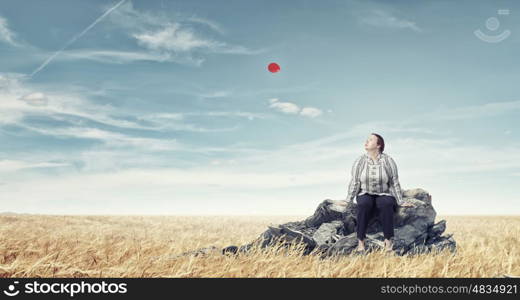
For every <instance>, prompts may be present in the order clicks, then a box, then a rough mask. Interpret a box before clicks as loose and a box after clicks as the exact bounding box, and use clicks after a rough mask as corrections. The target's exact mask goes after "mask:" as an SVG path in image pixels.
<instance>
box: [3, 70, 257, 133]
mask: <svg viewBox="0 0 520 300" xmlns="http://www.w3.org/2000/svg"><path fill="white" fill-rule="evenodd" d="M25 79H26V78H24V77H23V75H19V74H0V98H1V99H2V101H1V102H0V124H2V123H3V124H14V125H18V126H21V127H25V128H26V129H29V130H33V129H34V130H36V129H35V127H32V126H29V125H27V124H25V123H24V118H25V117H27V116H42V117H46V118H49V119H51V120H58V121H66V122H68V123H70V124H73V125H75V126H87V125H88V123H89V122H90V123H92V124H103V125H108V126H111V127H115V130H120V129H142V130H152V131H191V132H219V131H232V130H236V129H238V126H232V127H224V128H206V127H202V126H198V125H196V124H191V123H187V122H186V121H184V120H181V121H179V120H176V119H172V118H170V119H169V120H165V119H164V118H163V119H162V120H160V122H159V121H158V120H156V119H154V118H153V117H151V118H147V117H146V116H145V117H143V116H142V115H140V114H139V115H135V114H134V113H130V112H124V111H121V109H116V108H114V107H112V106H111V105H99V104H95V103H93V102H92V101H90V100H89V99H88V98H86V97H85V96H82V95H78V94H75V93H66V92H57V91H48V92H47V91H46V92H42V91H38V90H35V89H34V88H32V87H31V86H29V85H27V84H26V82H25V81H24V80H25ZM197 114H201V115H203V113H198V112H193V113H188V114H187V115H197ZM216 114H217V115H218V114H219V113H218V112H217V113H216ZM220 114H221V115H224V114H223V113H220ZM232 114H233V113H228V114H227V115H228V116H230V115H232ZM235 114H236V113H235ZM242 114H243V115H244V116H245V117H252V118H254V117H258V118H261V117H265V116H263V115H255V114H249V115H248V114H247V113H246V112H243V113H242ZM206 115H207V116H211V112H207V113H206ZM152 116H153V114H152ZM141 121H148V122H147V123H148V124H145V123H143V122H141ZM37 129H40V130H41V128H37ZM55 130H56V131H55ZM42 133H45V134H49V135H52V134H53V133H54V134H55V135H62V134H63V133H62V132H60V131H59V129H48V130H45V131H44V132H43V131H42Z"/></svg>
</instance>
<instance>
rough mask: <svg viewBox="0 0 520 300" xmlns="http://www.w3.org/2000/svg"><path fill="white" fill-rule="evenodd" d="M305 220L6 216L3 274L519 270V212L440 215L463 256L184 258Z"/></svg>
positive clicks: (479, 273) (0, 255) (0, 247)
mask: <svg viewBox="0 0 520 300" xmlns="http://www.w3.org/2000/svg"><path fill="white" fill-rule="evenodd" d="M304 217H305V216H255V217H251V216H59V215H2V216H0V277H501V276H502V275H504V274H510V275H519V274H520V247H519V245H520V216H446V217H442V216H438V217H437V220H440V219H445V220H446V221H447V229H446V233H453V234H454V238H455V240H456V241H457V248H458V250H457V253H455V254H452V253H450V252H449V251H444V252H441V253H439V254H436V255H435V254H427V255H419V256H412V257H406V256H403V257H400V256H388V255H385V254H384V253H381V252H373V253H370V254H368V255H365V256H356V255H350V256H343V257H336V258H327V259H320V258H318V257H317V256H313V255H309V256H302V255H301V253H302V248H301V247H300V246H301V245H294V247H291V248H290V249H289V250H288V251H281V250H280V249H274V248H269V249H263V250H262V249H257V248H256V249H253V251H251V253H248V254H247V255H239V256H226V255H221V254H219V253H218V252H217V253H210V254H208V255H203V256H193V255H188V256H178V254H180V253H183V252H186V251H190V250H195V249H198V248H202V247H208V246H216V247H219V248H222V247H225V246H228V245H243V244H246V243H248V242H250V241H252V240H253V239H255V238H256V237H258V236H259V235H260V234H261V233H262V232H263V231H265V230H266V228H267V227H266V226H267V225H270V224H282V223H286V222H290V221H297V220H302V219H304Z"/></svg>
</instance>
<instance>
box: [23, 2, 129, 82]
mask: <svg viewBox="0 0 520 300" xmlns="http://www.w3.org/2000/svg"><path fill="white" fill-rule="evenodd" d="M125 1H126V0H121V1H119V2H118V3H117V4H116V5H114V6H112V7H111V8H109V9H108V10H107V11H105V12H104V13H103V14H102V15H101V16H99V17H98V18H97V19H96V20H95V21H94V22H92V24H90V25H89V26H87V28H85V29H84V30H83V31H81V32H80V33H78V34H77V35H75V36H74V37H73V38H72V39H70V40H69V41H68V42H67V43H65V45H63V47H61V48H60V49H59V50H58V51H56V52H55V53H54V54H53V55H51V56H50V57H49V58H47V59H46V60H45V61H44V62H43V63H42V64H41V65H40V66H39V67H38V68H36V69H35V70H34V71H33V72H32V73H31V74H30V77H33V76H34V75H36V74H37V73H38V72H40V71H41V70H43V68H45V66H47V65H48V64H49V63H50V62H51V61H52V60H53V59H54V58H55V57H56V56H58V55H59V54H60V53H61V52H62V51H63V50H65V49H66V48H67V47H69V46H70V45H72V44H73V43H74V42H75V41H77V40H78V39H79V38H80V37H82V36H83V35H85V33H87V32H88V31H89V30H90V29H92V28H93V27H94V26H96V24H97V23H99V22H101V21H102V20H103V19H104V18H105V17H106V16H107V15H109V14H110V13H111V12H112V11H114V10H115V9H116V8H118V7H119V6H120V5H121V4H123V2H125Z"/></svg>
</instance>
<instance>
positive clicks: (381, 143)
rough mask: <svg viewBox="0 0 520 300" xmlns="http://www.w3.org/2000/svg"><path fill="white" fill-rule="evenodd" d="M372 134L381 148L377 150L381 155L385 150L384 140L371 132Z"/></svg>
mask: <svg viewBox="0 0 520 300" xmlns="http://www.w3.org/2000/svg"><path fill="white" fill-rule="evenodd" d="M372 134H373V135H375V136H376V137H377V145H379V146H381V147H380V148H379V152H380V153H383V151H384V150H385V140H384V139H383V137H382V136H380V135H379V134H377V133H373V132H372Z"/></svg>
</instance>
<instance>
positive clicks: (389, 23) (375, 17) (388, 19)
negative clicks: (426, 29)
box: [359, 10, 422, 32]
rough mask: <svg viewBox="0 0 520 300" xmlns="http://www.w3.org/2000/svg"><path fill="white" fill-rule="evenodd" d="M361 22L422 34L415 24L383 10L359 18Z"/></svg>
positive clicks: (373, 11)
mask: <svg viewBox="0 0 520 300" xmlns="http://www.w3.org/2000/svg"><path fill="white" fill-rule="evenodd" d="M359 21H360V22H361V23H362V24H367V25H371V26H374V27H380V28H396V29H410V30H413V31H415V32H422V29H421V28H419V27H418V26H417V25H416V24H415V22H412V21H409V20H406V19H404V18H398V17H396V16H394V15H392V14H391V13H390V12H386V11H382V10H372V11H370V12H369V13H368V14H364V15H361V16H359Z"/></svg>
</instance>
